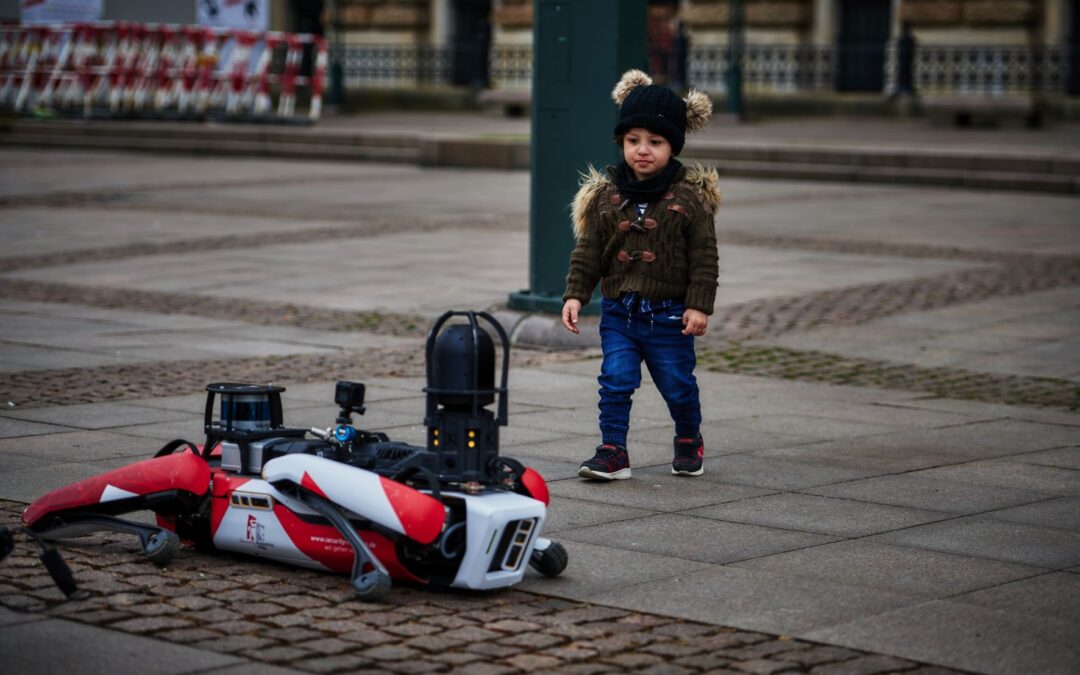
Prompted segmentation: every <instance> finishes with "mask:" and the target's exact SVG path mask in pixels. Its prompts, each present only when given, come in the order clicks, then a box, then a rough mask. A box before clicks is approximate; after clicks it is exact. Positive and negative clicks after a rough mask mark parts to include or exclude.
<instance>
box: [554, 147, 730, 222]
mask: <svg viewBox="0 0 1080 675" xmlns="http://www.w3.org/2000/svg"><path fill="white" fill-rule="evenodd" d="M680 173H681V175H679V176H677V177H676V179H675V182H676V183H678V182H683V183H687V184H689V185H690V186H691V187H693V189H694V191H695V192H697V194H698V196H699V197H700V198H701V201H702V204H703V205H704V206H705V208H706V209H707V210H708V211H709V213H710V214H713V213H716V209H717V208H718V207H719V206H720V187H719V182H720V177H719V175H718V174H717V173H716V169H713V168H707V167H704V166H702V165H701V164H688V165H686V166H685V167H683V170H682V171H681V172H680ZM579 185H580V187H579V188H578V191H577V194H576V195H574V201H573V202H572V203H571V206H572V208H573V226H574V237H575V238H576V239H580V238H581V237H582V236H583V235H584V234H585V228H586V226H587V221H588V218H587V214H588V212H589V209H590V208H591V207H592V205H593V204H594V203H595V202H596V199H597V198H598V197H599V196H600V195H601V194H602V193H603V192H604V191H605V190H606V189H607V188H608V187H610V186H612V185H614V183H613V182H612V181H611V178H610V177H609V176H608V175H607V174H606V173H604V172H601V171H598V170H597V169H596V167H594V166H591V165H590V166H589V168H588V169H587V170H586V171H585V172H583V173H582V174H581V182H580V183H579Z"/></svg>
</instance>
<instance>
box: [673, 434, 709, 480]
mask: <svg viewBox="0 0 1080 675" xmlns="http://www.w3.org/2000/svg"><path fill="white" fill-rule="evenodd" d="M704 458H705V441H703V440H701V436H698V437H697V438H679V437H678V436H676V437H675V458H674V459H672V460H671V475H673V476H700V475H701V474H703V473H705V467H704V465H703V460H704Z"/></svg>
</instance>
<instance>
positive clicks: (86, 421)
mask: <svg viewBox="0 0 1080 675" xmlns="http://www.w3.org/2000/svg"><path fill="white" fill-rule="evenodd" d="M0 415H2V416H3V417H5V418H14V419H17V420H21V421H27V422H39V423H45V424H55V425H64V426H68V427H77V428H79V429H109V428H113V427H124V426H130V425H132V424H153V423H157V422H171V421H176V420H186V419H188V418H189V417H190V415H185V414H184V413H180V412H174V411H171V410H154V409H151V408H146V407H142V406H134V405H130V404H128V403H119V402H110V403H83V404H79V405H67V406H49V407H44V408H21V409H17V410H13V411H7V412H3V413H0Z"/></svg>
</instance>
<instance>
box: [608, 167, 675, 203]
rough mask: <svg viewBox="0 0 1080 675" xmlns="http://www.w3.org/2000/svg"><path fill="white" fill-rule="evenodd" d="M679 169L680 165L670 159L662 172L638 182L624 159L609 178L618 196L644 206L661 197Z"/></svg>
mask: <svg viewBox="0 0 1080 675" xmlns="http://www.w3.org/2000/svg"><path fill="white" fill-rule="evenodd" d="M681 168H682V163H681V162H679V160H677V159H675V158H674V157H672V158H671V159H670V160H669V161H668V163H667V166H665V167H664V168H663V170H662V171H660V172H659V173H656V174H653V175H652V176H649V177H648V178H646V179H645V180H638V179H637V178H635V177H634V171H633V169H631V168H630V165H629V164H627V163H626V160H625V159H624V160H623V161H621V162H619V164H618V166H616V167H615V168H614V169H613V170H612V171H611V178H612V180H614V181H615V185H616V187H618V188H619V194H621V195H622V196H623V197H625V198H626V199H629V200H630V201H632V202H634V203H635V204H644V203H647V202H655V201H656V200H658V199H660V198H661V197H663V196H664V194H665V193H667V191H668V188H669V187H671V182H672V181H673V180H675V174H676V173H677V172H678V171H679V169H681Z"/></svg>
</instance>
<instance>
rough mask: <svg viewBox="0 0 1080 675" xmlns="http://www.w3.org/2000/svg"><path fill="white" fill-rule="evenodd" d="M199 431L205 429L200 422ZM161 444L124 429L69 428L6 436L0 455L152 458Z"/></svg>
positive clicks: (40, 458)
mask: <svg viewBox="0 0 1080 675" xmlns="http://www.w3.org/2000/svg"><path fill="white" fill-rule="evenodd" d="M199 431H200V432H201V431H202V424H201V422H200V425H199ZM155 446H157V447H160V444H155V443H147V442H146V441H145V440H142V439H138V438H131V436H130V435H125V434H124V433H123V432H122V431H119V430H117V431H69V432H65V433H54V434H43V435H40V436H24V437H21V438H5V439H3V440H0V457H2V458H5V459H6V458H7V457H8V456H9V455H12V454H19V455H32V456H34V457H36V458H37V459H38V462H39V463H40V462H43V461H44V462H71V461H74V462H85V461H93V460H98V459H109V458H116V457H131V458H142V457H143V456H146V457H149V456H150V455H151V454H152V453H153V451H155V450H157V447H155Z"/></svg>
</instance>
